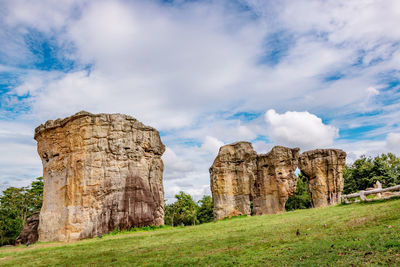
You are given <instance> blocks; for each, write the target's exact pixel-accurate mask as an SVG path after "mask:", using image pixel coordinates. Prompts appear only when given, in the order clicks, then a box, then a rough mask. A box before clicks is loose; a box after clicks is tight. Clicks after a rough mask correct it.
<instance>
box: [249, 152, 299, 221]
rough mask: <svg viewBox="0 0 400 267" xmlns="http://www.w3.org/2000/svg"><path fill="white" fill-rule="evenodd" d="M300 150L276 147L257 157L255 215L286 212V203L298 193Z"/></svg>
mask: <svg viewBox="0 0 400 267" xmlns="http://www.w3.org/2000/svg"><path fill="white" fill-rule="evenodd" d="M299 150H300V149H298V148H293V149H291V148H287V147H283V146H275V147H274V148H273V149H272V150H271V151H270V152H269V153H267V154H262V155H259V156H258V157H257V178H256V181H255V184H254V190H253V191H254V193H253V213H254V214H255V215H263V214H273V213H279V212H284V211H285V203H286V201H287V200H288V198H289V197H290V196H291V195H293V194H294V193H295V192H296V185H297V175H296V174H295V170H296V168H297V164H298V159H299Z"/></svg>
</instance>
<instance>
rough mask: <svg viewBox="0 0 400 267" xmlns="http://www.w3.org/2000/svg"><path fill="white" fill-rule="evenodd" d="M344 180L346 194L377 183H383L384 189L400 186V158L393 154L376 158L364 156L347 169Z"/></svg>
mask: <svg viewBox="0 0 400 267" xmlns="http://www.w3.org/2000/svg"><path fill="white" fill-rule="evenodd" d="M343 178H344V190H343V193H344V194H350V193H354V192H357V191H359V190H364V189H366V188H368V187H373V185H374V184H375V183H376V181H379V182H381V183H382V187H384V188H385V187H389V186H394V185H396V184H400V158H398V157H396V156H395V155H394V154H392V153H388V154H381V155H380V156H377V157H375V158H371V157H368V158H367V157H365V156H362V157H361V158H360V159H357V160H356V161H354V163H353V164H351V165H350V166H346V167H345V170H344V172H343Z"/></svg>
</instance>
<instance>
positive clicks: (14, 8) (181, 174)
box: [0, 0, 400, 199]
mask: <svg viewBox="0 0 400 267" xmlns="http://www.w3.org/2000/svg"><path fill="white" fill-rule="evenodd" d="M0 6H1V8H0V46H1V48H2V49H1V50H0V100H1V102H0V189H4V188H6V187H7V186H11V185H14V186H22V185H27V184H29V183H30V181H31V180H32V179H33V178H35V177H37V176H40V175H41V171H42V170H41V162H40V159H39V157H38V155H37V153H36V143H35V141H34V140H33V131H34V128H35V127H36V126H38V125H39V124H41V123H43V122H45V121H46V120H48V119H56V118H59V117H66V116H69V115H72V114H74V113H76V112H78V111H80V110H87V111H89V112H92V113H100V112H107V113H116V112H119V113H125V114H129V115H131V116H134V117H136V118H137V119H138V120H140V121H142V122H143V123H145V124H147V125H151V126H153V127H155V128H157V129H158V130H160V133H161V136H162V140H163V142H164V143H165V144H166V146H167V150H166V153H165V154H164V156H163V160H164V162H165V172H164V187H165V192H166V197H167V198H168V199H170V198H172V197H173V195H174V194H175V193H177V192H178V191H179V190H184V191H186V192H188V193H190V194H192V195H194V196H195V197H196V198H198V197H200V196H201V195H203V194H209V176H208V168H209V167H210V166H211V164H212V162H213V160H214V158H215V156H216V153H217V151H218V148H219V147H220V146H221V145H223V144H228V143H231V142H235V141H240V140H245V141H251V142H253V145H254V147H255V149H256V150H257V151H258V152H260V153H261V152H267V151H269V150H270V149H271V148H272V147H273V146H274V145H286V146H291V147H294V146H297V147H300V148H301V149H302V150H308V149H314V148H325V147H336V148H342V149H344V150H345V151H346V152H347V153H348V162H351V161H353V160H355V159H356V158H357V157H359V156H361V155H363V154H365V155H376V154H378V153H386V152H393V153H396V154H397V155H400V121H399V118H400V101H399V100H400V28H399V27H398V25H400V2H399V1H397V0H387V1H377V0H376V1H374V0H367V1H366V0H353V1H345V0H335V1H333V0H331V1H330V0H328V1H326V0H320V1H319V0H298V1H289V0H286V1H263V0H237V1H228V0H226V1H224V0H220V1H212V0H208V1H156V0H154V1H123V0H121V1H106V0H104V1H103V0H97V1H89V0H88V1H77V0H75V1H74V0H71V1H56V2H55V1H47V0H42V1H39V2H38V1H35V2H33V1H28V0H0Z"/></svg>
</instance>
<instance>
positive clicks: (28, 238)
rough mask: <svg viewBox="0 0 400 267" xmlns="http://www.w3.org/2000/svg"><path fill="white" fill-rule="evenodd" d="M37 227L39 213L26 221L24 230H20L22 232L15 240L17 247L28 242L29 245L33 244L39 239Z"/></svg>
mask: <svg viewBox="0 0 400 267" xmlns="http://www.w3.org/2000/svg"><path fill="white" fill-rule="evenodd" d="M38 226H39V213H35V214H33V215H32V216H31V217H29V218H28V219H27V220H26V222H25V226H24V229H22V232H21V233H20V234H19V236H18V237H17V239H16V240H15V243H16V244H17V245H20V244H27V243H28V242H29V243H30V244H33V243H35V242H36V241H37V240H38V237H39V235H38Z"/></svg>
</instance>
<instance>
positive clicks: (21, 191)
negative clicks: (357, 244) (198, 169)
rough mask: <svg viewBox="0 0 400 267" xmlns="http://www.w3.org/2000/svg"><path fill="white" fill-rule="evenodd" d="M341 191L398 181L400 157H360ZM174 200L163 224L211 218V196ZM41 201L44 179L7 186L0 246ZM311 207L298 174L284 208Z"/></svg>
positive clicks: (0, 206) (0, 201) (0, 211)
mask: <svg viewBox="0 0 400 267" xmlns="http://www.w3.org/2000/svg"><path fill="white" fill-rule="evenodd" d="M343 177H344V191H343V193H344V194H350V193H353V192H357V191H359V190H364V189H366V188H368V187H373V185H374V184H375V183H376V181H380V182H381V183H382V187H383V188H385V187H389V186H393V185H396V184H400V158H398V157H396V156H395V155H394V154H391V153H388V154H381V155H380V156H377V157H374V158H372V157H364V156H363V157H361V158H360V159H358V160H356V161H355V162H354V163H353V164H351V165H349V166H346V167H345V170H344V173H343ZM175 199H176V200H175V202H174V203H171V204H166V205H165V216H164V220H165V224H166V225H172V226H181V225H197V224H201V223H207V222H211V221H213V202H212V198H211V197H210V196H203V198H202V199H201V200H199V201H197V202H196V201H194V200H193V198H192V197H191V196H190V195H188V194H186V193H184V192H180V193H179V194H177V195H175ZM42 201H43V179H42V177H39V178H36V180H35V181H33V182H32V184H31V185H30V186H29V187H20V188H16V187H10V188H7V189H6V190H4V191H3V193H2V195H1V196H0V246H2V245H8V244H14V243H15V239H16V238H17V237H18V235H19V233H20V232H21V230H22V228H23V227H24V223H25V221H26V219H27V218H28V217H30V216H31V215H32V214H34V213H35V212H39V211H40V208H41V206H42ZM309 207H311V203H310V199H309V195H308V186H307V178H306V177H305V176H304V175H302V174H299V179H298V183H297V190H296V193H295V194H294V195H293V196H291V197H290V198H289V199H288V201H287V202H286V210H288V211H290V210H295V209H306V208H309Z"/></svg>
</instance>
